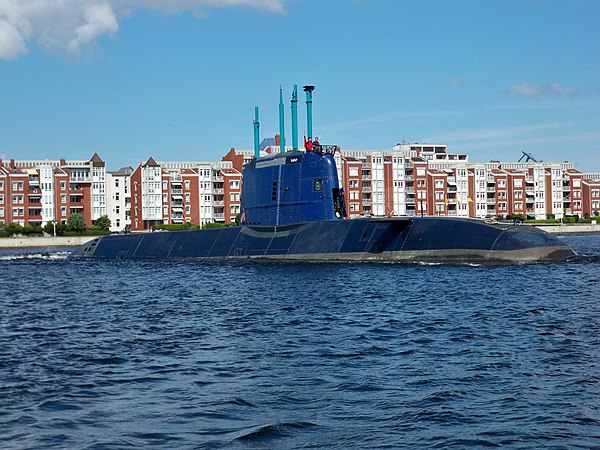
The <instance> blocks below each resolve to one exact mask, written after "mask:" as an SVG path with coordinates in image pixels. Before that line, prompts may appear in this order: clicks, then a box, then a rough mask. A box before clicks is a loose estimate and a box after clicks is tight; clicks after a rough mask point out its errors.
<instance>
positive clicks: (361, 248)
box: [70, 85, 575, 265]
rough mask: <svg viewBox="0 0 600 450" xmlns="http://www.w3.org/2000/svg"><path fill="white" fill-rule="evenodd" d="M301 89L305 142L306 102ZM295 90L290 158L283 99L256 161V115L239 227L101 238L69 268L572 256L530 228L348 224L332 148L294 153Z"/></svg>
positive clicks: (448, 220) (459, 221)
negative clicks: (269, 150) (275, 136)
mask: <svg viewBox="0 0 600 450" xmlns="http://www.w3.org/2000/svg"><path fill="white" fill-rule="evenodd" d="M313 90H314V86H310V85H308V86H304V91H305V92H306V98H307V100H306V105H307V133H308V137H309V138H310V137H311V136H312V92H313ZM296 103H297V86H294V91H293V93H292V141H293V145H292V148H293V150H291V151H285V147H284V133H283V128H284V127H283V99H282V93H281V89H280V104H279V106H280V108H279V119H280V131H281V139H280V152H279V153H275V154H271V155H267V156H263V157H260V150H259V144H258V142H259V133H258V129H259V122H258V107H256V108H255V119H254V152H255V158H254V159H253V160H251V161H250V162H248V163H247V164H246V165H245V166H244V170H243V174H242V183H243V189H242V196H241V220H240V224H239V225H238V226H234V227H225V228H212V229H204V230H185V231H170V232H166V233H156V232H144V233H138V234H120V235H108V236H102V237H98V238H96V239H93V240H92V241H89V242H87V243H85V244H83V245H82V246H80V247H78V248H77V249H76V250H75V251H74V252H73V253H72V254H71V255H70V257H71V258H73V259H133V260H195V259H200V260H202V259H211V260H212V259H217V260H218V259H221V260H265V261H268V260H275V261H306V262H310V261H328V262H329V261H340V262H352V261H372V262H399V263H434V264H435V263H441V264H477V265H479V264H483V265H501V264H531V263H549V262H558V261H564V260H566V259H569V258H571V257H573V256H575V253H574V252H573V250H572V249H571V248H570V247H569V246H568V245H566V244H565V243H564V242H562V241H561V240H560V239H558V238H557V237H556V236H554V235H552V234H549V233H546V232H545V231H542V230H540V229H539V228H536V227H532V226H515V225H509V224H499V223H488V222H486V221H484V220H481V219H472V218H455V217H442V216H425V217H412V216H411V217H390V218H383V217H371V218H369V217H363V218H353V219H350V218H348V216H347V212H346V206H345V198H344V192H343V189H342V188H341V186H340V182H339V179H338V174H337V169H336V164H335V159H334V155H335V152H336V151H337V150H338V148H337V147H336V146H323V147H317V148H314V149H313V150H312V151H308V150H306V151H301V150H298V146H297V133H296V129H297V109H296V108H297V107H296Z"/></svg>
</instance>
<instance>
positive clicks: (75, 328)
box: [0, 234, 600, 449]
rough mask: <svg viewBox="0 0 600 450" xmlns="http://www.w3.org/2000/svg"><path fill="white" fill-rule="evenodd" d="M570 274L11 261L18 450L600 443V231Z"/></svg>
mask: <svg viewBox="0 0 600 450" xmlns="http://www.w3.org/2000/svg"><path fill="white" fill-rule="evenodd" d="M563 239H564V240H565V241H567V242H568V243H570V244H571V245H572V246H573V247H574V248H575V249H576V251H578V252H579V253H580V254H582V255H583V256H582V257H580V258H578V259H577V260H576V261H573V262H569V263H564V264H552V265H539V266H538V265H532V266H507V267H454V266H420V265H394V264H385V265H384V264H276V263H271V264H258V263H189V262H186V263H162V262H151V263H139V262H129V261H119V262H97V261H91V262H86V261H67V260H65V259H64V256H65V254H66V253H65V250H64V249H46V250H44V251H39V250H31V251H26V250H23V249H19V250H2V251H1V253H0V287H1V290H0V292H1V297H0V448H11V449H12V448H17V449H19V448H94V449H99V448H111V449H112V448H160V449H162V448H242V449H245V448H322V449H330V448H340V449H345V448H375V447H381V448H448V447H455V448H461V447H500V446H502V447H513V448H593V447H596V448H598V447H599V446H600V367H599V365H600V358H599V357H600V304H599V299H600V282H599V281H598V275H599V274H600V234H594V235H578V236H565V237H563Z"/></svg>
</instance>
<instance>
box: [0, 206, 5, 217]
mask: <svg viewBox="0 0 600 450" xmlns="http://www.w3.org/2000/svg"><path fill="white" fill-rule="evenodd" d="M0 217H4V206H0Z"/></svg>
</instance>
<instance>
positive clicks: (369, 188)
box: [362, 186, 372, 194]
mask: <svg viewBox="0 0 600 450" xmlns="http://www.w3.org/2000/svg"><path fill="white" fill-rule="evenodd" d="M362 191H363V192H364V193H365V194H367V193H370V192H372V189H371V186H363V187H362Z"/></svg>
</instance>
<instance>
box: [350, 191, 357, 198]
mask: <svg viewBox="0 0 600 450" xmlns="http://www.w3.org/2000/svg"><path fill="white" fill-rule="evenodd" d="M358 194H359V192H358V191H350V200H358V198H359V197H358Z"/></svg>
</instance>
